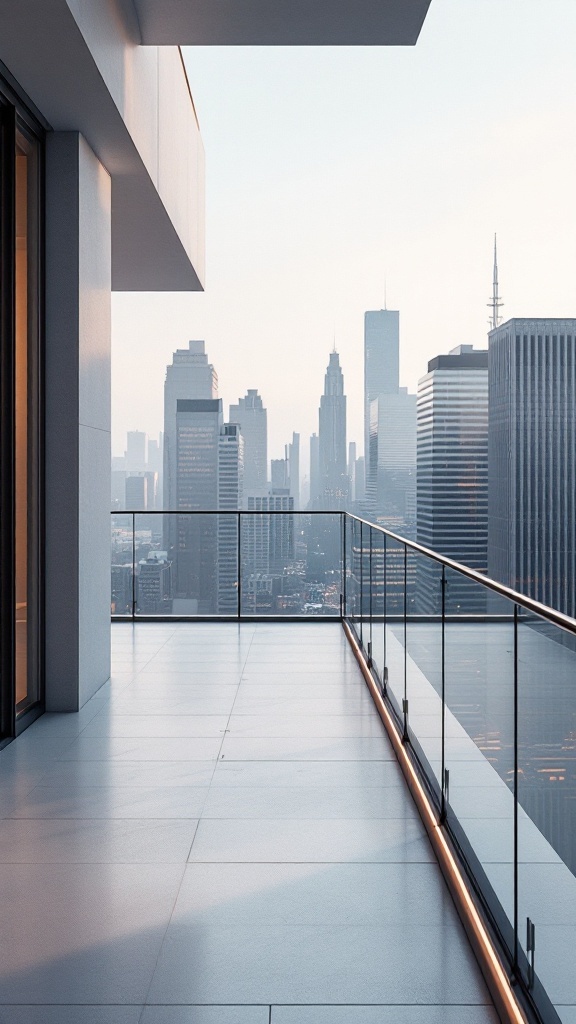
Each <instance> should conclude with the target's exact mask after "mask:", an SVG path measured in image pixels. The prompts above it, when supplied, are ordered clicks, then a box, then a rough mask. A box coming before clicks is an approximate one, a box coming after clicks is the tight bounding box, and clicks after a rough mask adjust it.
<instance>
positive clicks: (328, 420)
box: [318, 352, 349, 510]
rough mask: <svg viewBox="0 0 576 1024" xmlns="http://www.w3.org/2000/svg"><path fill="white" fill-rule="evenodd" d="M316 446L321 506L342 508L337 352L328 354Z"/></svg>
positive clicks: (342, 415)
mask: <svg viewBox="0 0 576 1024" xmlns="http://www.w3.org/2000/svg"><path fill="white" fill-rule="evenodd" d="M318 449H319V468H320V506H321V507H322V508H325V509H327V510H330V509H338V510H340V509H344V508H346V505H347V502H348V490H349V483H348V474H347V472H346V454H347V453H346V395H345V394H344V376H343V374H342V369H341V367H340V359H339V357H338V353H337V352H331V353H330V359H329V362H328V367H327V370H326V376H325V378H324V394H323V395H322V397H321V399H320V410H319V429H318Z"/></svg>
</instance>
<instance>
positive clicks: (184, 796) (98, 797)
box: [11, 783, 207, 818]
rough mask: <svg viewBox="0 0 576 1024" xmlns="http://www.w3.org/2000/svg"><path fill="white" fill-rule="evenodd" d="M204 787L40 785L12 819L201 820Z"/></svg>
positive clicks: (204, 795)
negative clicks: (199, 818)
mask: <svg viewBox="0 0 576 1024" xmlns="http://www.w3.org/2000/svg"><path fill="white" fill-rule="evenodd" d="M206 795H207V788H206V787H205V786H194V787H193V786H171V785H170V786H122V787H119V788H115V787H111V786H83V785H77V784H75V783H70V784H68V786H66V787H65V786H57V787H53V786H37V787H36V788H35V789H33V790H32V792H31V793H29V794H28V796H27V797H26V798H25V799H23V800H21V801H20V802H19V804H18V807H17V809H16V810H15V811H13V813H12V815H11V817H13V818H198V817H199V816H200V814H201V813H202V808H203V807H204V802H205V800H206Z"/></svg>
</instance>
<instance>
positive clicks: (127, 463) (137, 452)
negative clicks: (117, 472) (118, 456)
mask: <svg viewBox="0 0 576 1024" xmlns="http://www.w3.org/2000/svg"><path fill="white" fill-rule="evenodd" d="M124 468H125V469H126V472H127V473H143V472H144V470H145V469H146V434H145V433H144V432H143V431H142V430H129V431H128V434H127V436H126V451H125V452H124Z"/></svg>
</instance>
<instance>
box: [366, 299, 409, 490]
mask: <svg viewBox="0 0 576 1024" xmlns="http://www.w3.org/2000/svg"><path fill="white" fill-rule="evenodd" d="M399 364H400V313H399V312H398V310H396V309H379V310H369V311H368V312H366V313H365V314H364V458H365V460H366V467H368V462H369V459H368V451H369V445H370V403H371V402H373V401H374V399H375V398H379V397H380V396H381V395H395V394H397V393H398V387H399V383H400V376H399ZM368 482H369V481H368V477H367V479H366V483H367V484H368Z"/></svg>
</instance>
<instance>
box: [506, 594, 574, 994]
mask: <svg viewBox="0 0 576 1024" xmlns="http://www.w3.org/2000/svg"><path fill="white" fill-rule="evenodd" d="M519 613H520V614H519V621H518V801H519V805H520V806H519V821H518V861H519V864H518V900H519V908H518V909H519V929H518V933H519V940H520V946H521V948H522V949H523V950H524V952H525V953H527V952H528V951H527V948H526V939H527V930H528V929H527V919H528V918H530V920H531V922H532V923H533V924H534V925H535V928H536V951H535V961H534V966H535V970H536V974H537V975H538V976H539V978H540V981H541V982H542V984H543V985H544V987H545V988H546V989H547V990H548V992H554V991H556V987H557V985H558V979H559V974H558V971H559V969H560V970H561V971H562V973H563V976H564V977H563V981H562V985H563V992H565V993H566V996H567V998H566V1002H572V1001H573V999H574V998H575V995H574V993H575V991H576V984H575V979H574V972H573V970H572V966H571V965H572V958H573V948H574V947H573V943H572V932H573V923H574V922H573V911H572V908H573V907H574V905H575V901H576V842H575V837H576V693H575V688H574V680H575V678H576V643H575V639H576V638H575V637H574V636H573V635H571V634H569V633H567V632H565V631H564V630H562V629H560V628H559V627H557V626H555V625H553V624H552V623H549V622H545V621H544V620H543V619H542V618H540V616H537V615H534V614H532V613H528V612H523V611H522V609H519ZM567 924H569V925H570V926H571V927H570V929H567V928H566V927H565V926H566V925H567ZM568 931H569V932H570V936H569V935H568ZM524 967H526V964H524Z"/></svg>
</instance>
